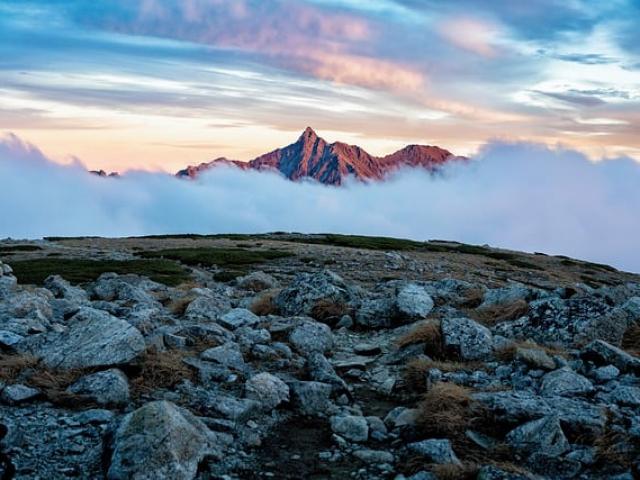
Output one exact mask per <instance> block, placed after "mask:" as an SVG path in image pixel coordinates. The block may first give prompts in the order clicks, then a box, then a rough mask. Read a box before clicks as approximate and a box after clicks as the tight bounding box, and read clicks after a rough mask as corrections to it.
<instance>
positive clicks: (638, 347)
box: [620, 323, 640, 355]
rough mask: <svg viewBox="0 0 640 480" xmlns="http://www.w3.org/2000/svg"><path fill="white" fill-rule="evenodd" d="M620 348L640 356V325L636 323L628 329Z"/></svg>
mask: <svg viewBox="0 0 640 480" xmlns="http://www.w3.org/2000/svg"><path fill="white" fill-rule="evenodd" d="M620 346H621V347H622V348H623V349H624V350H626V351H627V352H629V353H631V354H632V355H640V324H638V323H636V324H633V325H631V326H630V327H629V328H627V330H626V331H625V332H624V335H623V336H622V343H621V345H620Z"/></svg>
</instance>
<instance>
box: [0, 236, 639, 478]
mask: <svg viewBox="0 0 640 480" xmlns="http://www.w3.org/2000/svg"><path fill="white" fill-rule="evenodd" d="M343 250H345V251H346V250H348V249H343ZM333 252H334V255H335V262H336V268H339V267H340V265H341V264H340V261H341V260H342V259H343V257H342V255H341V253H340V252H341V251H340V250H339V249H336V250H335V251H333ZM381 258H382V259H383V260H382V261H383V262H386V263H385V264H384V265H385V268H387V269H388V270H389V271H393V272H395V277H396V278H394V279H385V278H382V277H379V278H377V281H374V282H372V281H371V271H370V270H369V271H366V270H368V269H365V268H363V269H362V271H359V269H358V267H357V264H352V265H351V267H350V273H349V275H346V274H344V273H343V274H342V275H338V274H337V273H334V272H332V271H330V270H328V269H327V267H331V265H330V263H329V262H326V261H325V262H323V263H324V264H317V265H314V264H313V263H311V264H307V268H306V269H305V271H295V270H291V269H289V271H286V262H284V263H282V264H281V265H280V267H279V268H280V270H278V272H282V273H283V274H282V275H280V274H279V273H277V272H271V273H265V272H264V271H259V270H257V269H256V270H255V271H252V272H250V273H248V274H246V275H244V276H242V277H239V278H236V279H235V280H231V281H228V282H224V283H223V282H218V281H215V280H213V277H212V276H211V275H208V274H207V271H206V269H204V270H198V269H194V270H193V281H192V282H190V283H186V284H182V285H179V286H177V287H168V286H166V285H164V284H160V283H156V282H154V281H151V280H149V279H148V278H145V277H141V276H137V275H117V274H113V273H105V274H102V275H101V276H100V277H99V278H98V279H97V280H95V281H93V282H90V283H85V284H82V285H80V286H78V285H72V284H71V283H69V282H68V281H66V280H65V279H63V278H62V277H60V276H58V275H53V276H50V277H48V278H47V279H46V281H45V282H44V286H43V287H35V286H28V285H20V284H18V282H17V279H16V277H15V276H14V275H13V274H12V269H11V267H10V266H9V265H7V264H1V263H0V349H1V352H2V353H1V354H0V437H2V440H1V443H0V446H1V450H0V478H2V479H5V478H6V479H9V478H29V479H32V478H41V479H57V478H67V477H71V478H108V479H113V480H115V479H129V478H133V479H192V478H197V479H237V478H247V479H250V478H284V479H293V478H317V479H320V478H336V479H337V478H355V479H396V480H401V479H412V480H431V479H478V480H499V479H502V480H516V479H536V478H548V479H560V478H562V479H565V478H566V479H574V478H575V479H617V480H623V479H633V478H638V475H639V474H640V358H639V357H638V356H636V355H635V352H636V351H637V350H638V349H640V283H633V282H629V281H627V280H628V276H626V277H623V276H622V275H621V276H620V281H619V282H617V283H616V282H615V281H609V282H608V284H607V285H604V286H600V287H597V286H593V285H592V286H588V285H585V284H582V283H577V282H574V283H573V284H567V283H564V284H558V285H555V286H554V285H552V284H549V283H548V282H547V284H544V285H542V286H540V285H538V286H533V285H532V284H527V282H524V281H519V282H515V281H510V279H509V278H505V279H503V281H501V282H499V286H497V285H496V282H495V281H494V280H492V281H491V282H489V281H488V280H487V281H486V282H483V281H482V280H480V279H481V278H483V277H482V275H480V274H478V272H474V275H473V276H472V278H473V280H472V281H469V280H464V279H460V278H447V271H446V268H445V269H443V268H440V276H441V277H442V278H440V279H437V280H434V279H430V280H421V279H420V277H427V275H426V274H425V273H424V272H422V270H420V268H421V267H419V268H417V269H416V268H415V265H416V263H415V262H416V261H415V259H414V260H411V258H410V255H408V254H398V253H394V252H387V253H385V254H384V255H383V256H382V257H381ZM412 262H413V263H412ZM407 265H409V266H410V267H411V268H409V266H407ZM405 268H406V270H405ZM341 273H342V272H341ZM458 273H459V272H458ZM480 273H482V272H480ZM456 276H457V277H460V275H458V274H457V275H456ZM359 277H362V278H363V279H364V278H366V279H367V281H366V282H364V281H362V282H359V281H358V278H359ZM397 277H400V278H397ZM403 277H405V278H403ZM470 278H471V277H470ZM623 278H624V281H623V280H622V279H623ZM521 280H522V279H521Z"/></svg>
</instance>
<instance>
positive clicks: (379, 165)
mask: <svg viewBox="0 0 640 480" xmlns="http://www.w3.org/2000/svg"><path fill="white" fill-rule="evenodd" d="M462 160H466V159H465V158H464V157H457V156H455V155H453V154H452V153H451V152H449V151H447V150H444V149H442V148H440V147H435V146H426V145H409V146H407V147H405V148H403V149H401V150H399V151H397V152H395V153H393V154H391V155H387V156H384V157H375V156H372V155H370V154H369V153H367V152H366V151H365V150H363V149H362V148H360V147H358V146H355V145H348V144H346V143H342V142H335V143H331V144H330V143H327V142H326V141H325V140H324V139H322V138H321V137H319V136H318V135H317V134H316V132H315V131H314V130H313V129H312V128H311V127H307V128H306V129H305V131H304V132H303V133H302V135H300V137H299V138H298V140H297V141H296V142H295V143H293V144H291V145H289V146H287V147H283V148H279V149H277V150H274V151H272V152H269V153H267V154H264V155H261V156H259V157H257V158H255V159H253V160H251V161H249V162H241V161H238V160H229V159H226V158H217V159H215V160H213V161H211V162H208V163H202V164H200V165H196V166H189V167H187V168H185V169H183V170H180V171H179V172H178V173H177V174H176V175H177V176H178V177H183V178H195V177H197V176H198V175H199V174H200V173H202V172H204V171H207V170H209V169H211V168H215V167H216V166H220V165H234V166H236V167H238V168H241V169H243V170H272V171H278V172H280V173H281V174H282V175H284V176H285V177H286V178H288V179H290V180H301V179H304V178H311V179H314V180H316V181H318V182H320V183H324V184H328V185H340V184H342V183H343V182H344V180H345V179H346V178H347V177H353V178H355V179H358V180H362V181H374V180H383V179H384V178H385V177H386V176H388V175H389V174H390V173H392V172H394V171H396V170H398V169H399V168H402V167H415V168H424V169H426V170H427V171H429V172H431V173H435V172H437V171H439V170H440V169H441V168H442V167H443V166H444V165H445V164H447V163H449V162H452V161H462Z"/></svg>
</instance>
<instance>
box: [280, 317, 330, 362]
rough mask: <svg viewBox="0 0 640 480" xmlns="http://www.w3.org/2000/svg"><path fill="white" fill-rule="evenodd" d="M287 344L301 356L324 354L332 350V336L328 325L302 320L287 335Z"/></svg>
mask: <svg viewBox="0 0 640 480" xmlns="http://www.w3.org/2000/svg"><path fill="white" fill-rule="evenodd" d="M289 342H291V345H293V347H294V348H295V349H296V350H297V351H298V353H300V354H301V355H304V356H307V355H310V354H311V353H316V352H319V353H324V352H327V351H329V350H331V349H332V348H333V334H332V333H331V329H330V328H329V326H328V325H325V324H324V323H320V322H315V321H313V320H310V319H309V320H304V321H303V322H302V323H301V324H300V325H298V326H297V327H295V328H294V329H293V331H292V332H291V334H290V335H289Z"/></svg>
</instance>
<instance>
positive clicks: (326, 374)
mask: <svg viewBox="0 0 640 480" xmlns="http://www.w3.org/2000/svg"><path fill="white" fill-rule="evenodd" d="M307 368H308V370H309V377H311V379H312V380H315V381H317V382H322V383H328V384H330V385H332V386H333V388H334V390H336V391H337V392H340V393H342V392H348V391H349V389H348V387H347V384H346V383H345V381H344V380H343V379H342V378H340V376H339V375H338V374H337V373H336V371H335V369H334V368H333V366H332V365H331V363H330V362H329V360H327V359H326V357H325V356H324V355H322V354H321V353H317V352H316V353H312V354H311V355H309V357H308V358H307Z"/></svg>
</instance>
